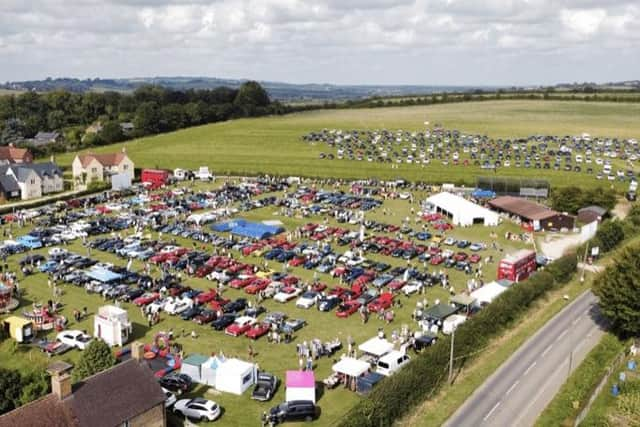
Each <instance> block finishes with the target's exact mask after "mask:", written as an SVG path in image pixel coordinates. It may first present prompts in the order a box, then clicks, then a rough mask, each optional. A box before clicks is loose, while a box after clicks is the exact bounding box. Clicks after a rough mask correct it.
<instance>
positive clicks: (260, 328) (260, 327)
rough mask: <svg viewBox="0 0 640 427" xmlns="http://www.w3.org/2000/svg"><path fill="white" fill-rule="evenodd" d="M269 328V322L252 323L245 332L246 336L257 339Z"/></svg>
mask: <svg viewBox="0 0 640 427" xmlns="http://www.w3.org/2000/svg"><path fill="white" fill-rule="evenodd" d="M270 330H271V323H269V322H261V323H256V324H255V325H253V326H252V327H251V328H250V329H249V330H248V331H247V333H246V334H245V335H246V336H247V338H251V339H252V340H257V339H258V338H260V337H261V336H263V335H266V334H267V332H269V331H270Z"/></svg>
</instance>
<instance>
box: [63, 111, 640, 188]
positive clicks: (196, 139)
mask: <svg viewBox="0 0 640 427" xmlns="http://www.w3.org/2000/svg"><path fill="white" fill-rule="evenodd" d="M638 117H640V105H638V104H617V103H585V102H568V101H557V102H552V101H487V102H468V103H460V104H447V105H434V106H416V107H396V108H375V109H353V110H321V111H311V112H305V113H297V114H291V115H286V116H280V117H265V118H257V119H242V120H233V121H229V122H224V123H217V124H212V125H206V126H200V127H195V128H190V129H185V130H181V131H178V132H174V133H168V134H164V135H158V136H153V137H147V138H142V139H139V140H134V141H130V142H127V143H124V144H117V145H115V146H107V147H100V148H97V149H96V150H94V151H96V152H109V151H113V150H120V149H121V148H122V147H123V146H125V147H126V149H127V153H128V154H129V156H130V157H131V158H132V160H133V161H134V163H135V164H136V166H137V167H160V168H167V169H174V168H176V167H182V168H192V169H193V168H197V167H199V166H202V165H207V166H209V167H210V168H211V169H212V170H213V171H214V173H216V174H236V175H244V174H247V175H255V174H259V173H268V174H279V175H304V176H317V177H332V178H369V177H377V178H381V179H390V178H393V179H395V178H398V177H402V178H405V179H409V180H422V181H427V182H459V181H466V183H467V184H468V185H473V183H474V182H475V177H476V176H478V175H487V174H488V173H487V172H486V171H483V170H482V169H480V168H479V167H473V166H467V167H465V166H444V165H441V164H431V165H428V166H426V167H424V168H422V167H421V166H419V165H415V164H401V165H399V169H391V166H390V165H388V164H381V163H369V162H366V161H364V162H354V161H349V160H320V159H319V158H318V155H319V153H320V152H323V151H327V147H326V146H324V145H309V144H306V143H303V142H302V140H301V137H302V136H303V135H304V134H306V133H307V132H309V131H313V130H320V129H323V128H329V129H340V128H341V129H382V128H387V129H399V128H401V129H406V130H421V129H423V127H424V125H423V123H424V122H425V120H429V121H430V122H431V123H432V124H435V123H440V124H442V125H444V126H445V127H447V128H449V129H458V130H461V131H464V132H468V133H480V134H487V135H488V136H490V137H496V138H497V137H526V136H529V135H536V134H546V135H576V134H580V133H582V132H588V133H590V134H591V135H593V136H610V137H619V138H631V137H636V138H637V137H638V136H640V121H639V120H637V118H638ZM74 156H75V153H74V154H71V153H70V154H67V155H62V156H60V157H59V158H58V162H59V163H60V164H62V165H66V166H68V165H70V163H71V161H72V160H73V157H74ZM489 173H490V174H491V175H493V172H489ZM498 173H499V175H501V176H511V177H523V178H532V177H535V178H546V179H548V180H549V181H550V182H551V184H552V185H567V184H569V183H575V184H578V185H584V186H602V187H607V188H608V187H609V184H608V183H605V182H602V181H597V180H596V179H595V177H593V176H591V175H586V174H584V173H583V174H578V173H573V172H571V173H566V172H562V171H552V170H551V171H542V170H538V169H525V168H514V167H512V168H502V169H500V170H499V172H498Z"/></svg>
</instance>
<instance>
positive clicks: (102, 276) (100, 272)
mask: <svg viewBox="0 0 640 427" xmlns="http://www.w3.org/2000/svg"><path fill="white" fill-rule="evenodd" d="M86 274H87V276H89V277H91V278H92V279H95V280H97V281H99V282H103V283H107V282H112V281H114V280H118V279H121V278H122V275H121V274H118V273H114V272H113V271H111V270H107V269H104V268H92V269H91V270H89V271H87V272H86Z"/></svg>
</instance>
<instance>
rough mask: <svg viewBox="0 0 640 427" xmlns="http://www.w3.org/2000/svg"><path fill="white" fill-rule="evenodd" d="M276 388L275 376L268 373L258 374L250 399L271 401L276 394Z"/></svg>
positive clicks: (276, 380)
mask: <svg viewBox="0 0 640 427" xmlns="http://www.w3.org/2000/svg"><path fill="white" fill-rule="evenodd" d="M277 388H278V379H277V378H276V377H275V375H272V374H270V373H268V372H260V374H258V379H257V381H256V385H255V387H254V388H253V392H252V393H251V398H252V399H254V400H259V401H261V402H266V401H268V400H271V398H272V397H273V395H274V394H275V393H276V389H277Z"/></svg>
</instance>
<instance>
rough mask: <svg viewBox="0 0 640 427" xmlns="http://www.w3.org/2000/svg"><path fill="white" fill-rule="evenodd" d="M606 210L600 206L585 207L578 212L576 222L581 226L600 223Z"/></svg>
mask: <svg viewBox="0 0 640 427" xmlns="http://www.w3.org/2000/svg"><path fill="white" fill-rule="evenodd" d="M606 214H607V210H606V209H605V208H603V207H600V206H595V205H594V206H587V207H586V208H582V209H579V210H578V221H580V222H581V223H583V224H591V223H592V222H593V221H602V219H603V218H604V216H605V215H606Z"/></svg>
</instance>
